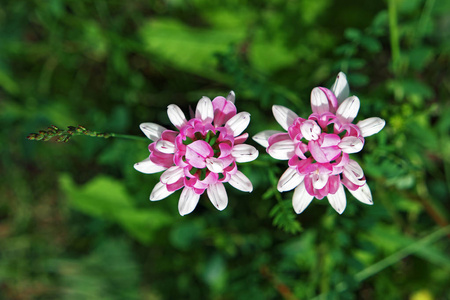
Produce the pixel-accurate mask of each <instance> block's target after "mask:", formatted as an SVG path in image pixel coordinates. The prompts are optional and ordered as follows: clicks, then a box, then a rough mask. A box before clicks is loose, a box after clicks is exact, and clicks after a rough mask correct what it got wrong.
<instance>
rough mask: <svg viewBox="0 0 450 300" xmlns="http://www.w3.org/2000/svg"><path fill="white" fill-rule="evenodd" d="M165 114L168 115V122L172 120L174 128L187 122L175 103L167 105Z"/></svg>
mask: <svg viewBox="0 0 450 300" xmlns="http://www.w3.org/2000/svg"><path fill="white" fill-rule="evenodd" d="M167 115H168V116H169V120H170V122H172V124H173V125H175V127H176V128H180V127H182V126H183V125H184V124H186V122H187V121H186V117H185V116H184V113H183V111H182V110H181V108H179V107H178V106H177V105H175V104H170V105H169V106H168V107H167Z"/></svg>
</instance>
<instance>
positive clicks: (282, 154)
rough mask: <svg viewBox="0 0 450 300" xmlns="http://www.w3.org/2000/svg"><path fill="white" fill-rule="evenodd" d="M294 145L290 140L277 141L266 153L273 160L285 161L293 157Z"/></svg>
mask: <svg viewBox="0 0 450 300" xmlns="http://www.w3.org/2000/svg"><path fill="white" fill-rule="evenodd" d="M294 151H295V144H294V142H293V141H292V140H284V141H279V142H277V143H275V144H273V145H272V146H270V147H269V148H267V152H268V153H269V155H270V156H272V157H273V158H275V159H281V160H287V159H290V158H291V157H292V156H293V155H294Z"/></svg>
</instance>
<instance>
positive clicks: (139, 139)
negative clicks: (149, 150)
mask: <svg viewBox="0 0 450 300" xmlns="http://www.w3.org/2000/svg"><path fill="white" fill-rule="evenodd" d="M110 135H111V137H114V138H119V139H128V140H138V141H148V138H146V137H143V136H137V135H129V134H120V133H110Z"/></svg>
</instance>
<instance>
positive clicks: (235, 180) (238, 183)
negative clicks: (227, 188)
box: [228, 171, 253, 193]
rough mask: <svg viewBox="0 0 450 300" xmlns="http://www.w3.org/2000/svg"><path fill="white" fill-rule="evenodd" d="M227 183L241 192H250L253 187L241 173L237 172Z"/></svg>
mask: <svg viewBox="0 0 450 300" xmlns="http://www.w3.org/2000/svg"><path fill="white" fill-rule="evenodd" d="M228 183H229V184H230V185H231V186H232V187H234V188H235V189H238V190H240V191H243V192H249V193H250V192H251V191H253V185H252V182H251V181H250V179H248V178H247V176H245V175H244V173H242V172H241V171H237V172H236V173H235V174H233V175H231V178H230V181H228Z"/></svg>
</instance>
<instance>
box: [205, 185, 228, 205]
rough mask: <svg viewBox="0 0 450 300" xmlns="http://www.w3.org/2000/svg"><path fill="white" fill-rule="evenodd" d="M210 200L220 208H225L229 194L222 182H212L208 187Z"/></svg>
mask: <svg viewBox="0 0 450 300" xmlns="http://www.w3.org/2000/svg"><path fill="white" fill-rule="evenodd" d="M206 192H207V193H208V197H209V200H211V203H212V204H213V205H214V206H215V207H216V208H217V209H218V210H224V209H225V207H227V205H228V196H227V191H226V190H225V187H224V186H223V184H222V183H221V182H218V183H216V184H210V185H209V186H208V188H207V189H206Z"/></svg>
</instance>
